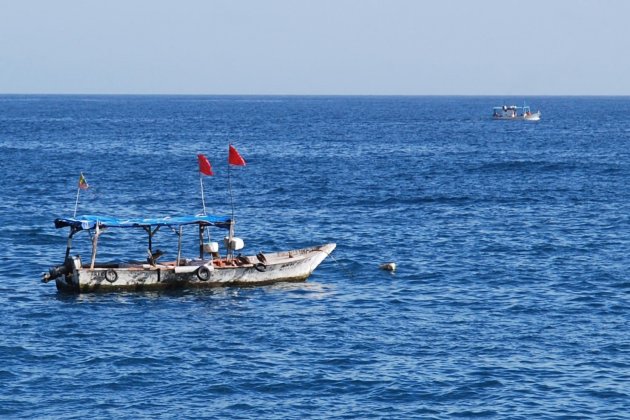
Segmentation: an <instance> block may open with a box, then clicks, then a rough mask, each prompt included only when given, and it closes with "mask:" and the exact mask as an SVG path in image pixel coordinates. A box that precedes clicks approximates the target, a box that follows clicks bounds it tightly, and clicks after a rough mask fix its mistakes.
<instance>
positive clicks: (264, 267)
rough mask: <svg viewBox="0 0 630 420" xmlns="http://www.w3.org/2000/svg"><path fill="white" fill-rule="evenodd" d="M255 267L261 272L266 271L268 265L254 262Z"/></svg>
mask: <svg viewBox="0 0 630 420" xmlns="http://www.w3.org/2000/svg"><path fill="white" fill-rule="evenodd" d="M254 268H255V269H256V271H260V272H261V273H264V272H265V270H267V266H266V265H265V264H263V263H258V264H254Z"/></svg>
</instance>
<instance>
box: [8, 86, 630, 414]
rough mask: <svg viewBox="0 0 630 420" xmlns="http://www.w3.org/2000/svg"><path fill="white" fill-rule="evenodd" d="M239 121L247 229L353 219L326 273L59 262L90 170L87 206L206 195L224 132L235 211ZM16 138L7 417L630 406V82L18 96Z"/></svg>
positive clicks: (122, 209)
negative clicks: (514, 114)
mask: <svg viewBox="0 0 630 420" xmlns="http://www.w3.org/2000/svg"><path fill="white" fill-rule="evenodd" d="M523 99H525V100H526V101H527V103H528V105H531V106H532V108H533V109H534V110H536V109H540V110H541V111H542V120H541V121H540V122H538V123H532V122H511V121H493V120H491V118H490V114H491V108H492V107H493V106H496V105H502V104H503V103H504V102H506V101H507V102H510V103H517V104H521V102H522V101H523ZM229 143H232V144H234V146H235V147H236V148H237V149H238V150H239V152H240V153H241V155H243V157H244V158H245V160H246V161H247V166H245V167H240V168H233V170H232V172H231V183H232V188H233V197H234V205H235V217H236V219H237V234H238V235H239V236H241V237H242V238H243V239H244V240H245V243H246V251H249V252H252V253H256V252H258V251H260V250H264V251H267V250H269V251H271V250H283V249H292V248H296V247H302V246H307V245H313V244H320V243H325V242H331V241H332V242H336V243H337V244H338V247H337V250H336V251H335V252H334V253H333V256H332V257H333V258H329V259H327V260H326V261H325V262H324V263H323V264H322V265H321V266H320V267H319V268H318V269H317V270H316V271H315V273H314V274H313V275H312V276H311V278H310V279H309V280H308V281H307V282H305V283H297V284H279V285H274V286H268V287H258V288H225V289H218V290H206V291H177V292H168V293H111V294H88V295H76V296H75V295H64V294H59V293H58V292H57V291H56V289H55V286H54V284H52V283H49V284H42V283H40V280H39V279H40V275H41V273H43V272H44V271H46V270H47V269H48V268H49V267H50V266H52V265H56V264H59V263H61V262H62V260H63V253H64V250H65V238H66V234H67V232H66V231H64V230H56V229H55V228H54V226H53V223H52V222H53V220H54V218H56V217H61V216H69V215H72V212H73V210H74V206H75V199H76V192H77V181H78V177H79V174H80V173H81V172H83V173H84V175H85V177H86V179H87V181H88V183H89V184H90V188H89V189H88V190H87V191H84V192H82V193H81V195H80V200H79V204H78V208H79V213H105V214H111V215H116V216H123V217H124V216H165V215H172V214H189V213H197V212H199V211H201V207H202V203H201V199H200V191H199V189H200V183H199V175H198V172H197V161H196V154H197V153H204V154H206V155H207V156H208V158H209V159H210V161H211V163H212V165H213V167H214V170H215V172H216V175H215V176H214V177H206V178H205V179H204V192H205V198H206V206H207V207H208V210H209V211H210V212H213V213H217V214H229V213H230V211H231V209H230V198H229V195H228V192H227V191H228V189H227V162H226V160H227V147H228V144H229ZM0 164H1V166H0V167H1V168H2V169H1V171H2V185H1V186H0V223H1V226H0V243H1V244H2V248H1V251H0V258H1V261H2V264H1V266H0V319H2V322H1V323H0V389H1V390H2V392H1V393H0V416H1V417H2V418H86V417H95V418H118V417H126V418H147V419H149V418H150V419H154V418H239V419H259V418H279V419H287V418H296V419H297V418H300V419H303V418H361V419H364V418H400V419H408V418H422V419H424V418H429V419H433V418H435V419H442V418H471V417H475V418H501V419H503V418H513V419H532V418H537V419H545V418H550V419H553V418H593V419H623V418H628V417H629V416H630V322H629V320H630V278H629V277H630V274H629V273H630V239H629V238H630V218H629V214H630V98H628V97H542V98H498V97H229V96H219V97H213V96H16V95H13V96H0ZM160 235H162V236H160V237H159V238H158V239H156V240H158V241H160V243H159V244H160V245H161V246H160V247H161V248H162V247H163V248H164V249H169V248H168V247H169V246H170V247H175V246H176V245H175V244H176V242H175V240H174V239H173V235H172V234H170V233H169V232H168V231H167V232H160ZM112 236H114V235H112ZM105 238H106V235H104V236H103V237H102V239H101V240H102V246H103V256H104V257H112V258H113V257H114V256H115V255H116V253H117V252H120V253H123V254H125V255H135V254H136V253H137V254H138V255H139V256H142V255H144V252H145V251H144V250H145V244H144V240H145V238H143V237H140V238H139V240H138V238H137V237H135V236H132V235H128V234H126V233H125V234H123V235H122V238H119V239H115V238H113V237H112V238H111V239H105ZM76 242H77V246H78V247H79V246H82V245H86V244H85V243H83V244H82V243H81V240H79V239H77V241H76ZM83 253H85V254H86V255H87V254H88V253H89V250H88V248H85V250H84V251H83ZM387 261H395V262H396V263H397V265H398V270H397V271H396V272H395V273H390V272H385V271H382V270H379V264H381V263H383V262H387Z"/></svg>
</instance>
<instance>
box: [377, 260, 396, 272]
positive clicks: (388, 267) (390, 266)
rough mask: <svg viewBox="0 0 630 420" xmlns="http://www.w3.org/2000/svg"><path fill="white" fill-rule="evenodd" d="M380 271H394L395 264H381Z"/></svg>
mask: <svg viewBox="0 0 630 420" xmlns="http://www.w3.org/2000/svg"><path fill="white" fill-rule="evenodd" d="M380 269H381V270H385V271H396V263H395V262H393V261H392V262H388V263H384V264H381V265H380Z"/></svg>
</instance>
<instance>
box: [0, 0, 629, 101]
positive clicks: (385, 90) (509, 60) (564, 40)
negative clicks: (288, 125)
mask: <svg viewBox="0 0 630 420" xmlns="http://www.w3.org/2000/svg"><path fill="white" fill-rule="evenodd" d="M12 93H17V94H22V93H25V94H33V93H45V94H48V93H50V94H57V93H60V94H63V93H67V94H75V93H78V94H97V93H104V94H219V95H222V94H237V95H240V94H252V95H266V94H276V95H527V96H530V95H630V1H628V0H527V1H509V0H502V1H488V0H476V1H472V0H177V1H175V0H105V1H97V0H55V1H52V0H19V1H18V0H0V94H12Z"/></svg>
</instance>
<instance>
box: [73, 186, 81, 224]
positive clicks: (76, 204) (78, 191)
mask: <svg viewBox="0 0 630 420" xmlns="http://www.w3.org/2000/svg"><path fill="white" fill-rule="evenodd" d="M80 193H81V188H77V200H76V202H75V203H74V216H72V217H77V208H78V207H79V194H80Z"/></svg>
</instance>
